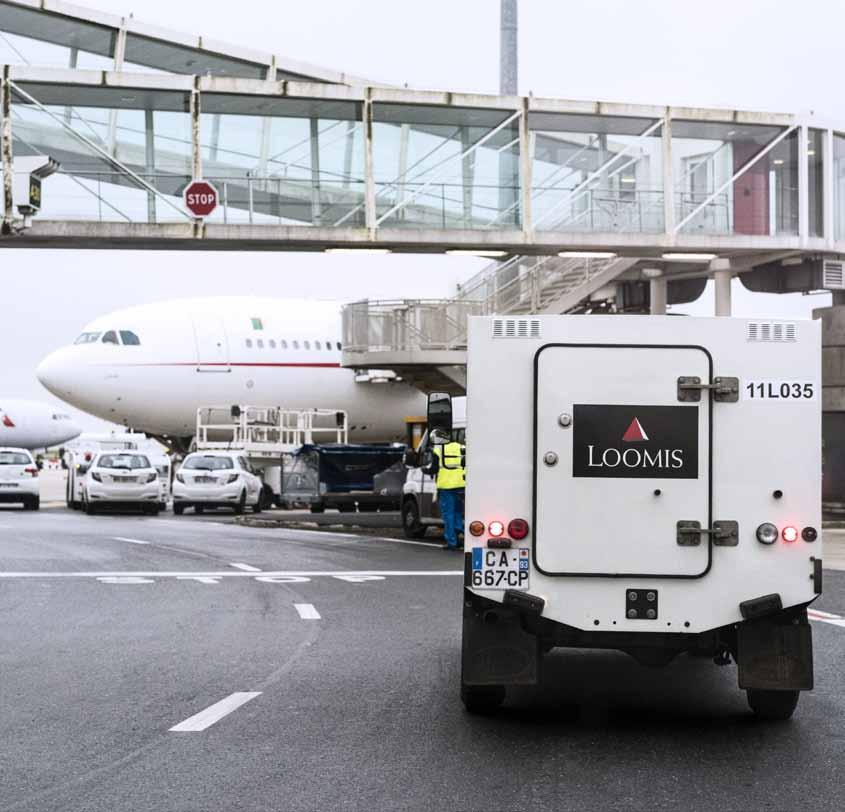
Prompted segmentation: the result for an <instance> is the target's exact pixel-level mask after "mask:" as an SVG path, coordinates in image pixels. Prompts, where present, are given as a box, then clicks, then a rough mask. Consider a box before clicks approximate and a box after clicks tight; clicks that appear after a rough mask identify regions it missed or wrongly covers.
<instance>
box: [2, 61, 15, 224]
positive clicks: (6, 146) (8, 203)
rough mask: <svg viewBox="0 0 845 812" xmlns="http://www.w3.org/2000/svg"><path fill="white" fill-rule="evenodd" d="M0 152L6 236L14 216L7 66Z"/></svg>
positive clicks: (10, 118)
mask: <svg viewBox="0 0 845 812" xmlns="http://www.w3.org/2000/svg"><path fill="white" fill-rule="evenodd" d="M0 152H2V158H0V160H2V169H3V223H2V233H3V234H8V233H9V230H10V229H11V227H12V216H13V215H14V208H13V198H12V88H11V87H10V85H9V66H8V65H4V66H3V75H2V77H0Z"/></svg>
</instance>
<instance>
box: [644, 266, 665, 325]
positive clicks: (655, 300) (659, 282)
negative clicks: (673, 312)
mask: <svg viewBox="0 0 845 812" xmlns="http://www.w3.org/2000/svg"><path fill="white" fill-rule="evenodd" d="M667 287H668V286H667V283H666V277H665V276H658V277H655V278H653V279H649V281H648V288H649V295H650V300H651V311H650V312H651V315H652V316H665V315H666V298H667V297H666V289H667Z"/></svg>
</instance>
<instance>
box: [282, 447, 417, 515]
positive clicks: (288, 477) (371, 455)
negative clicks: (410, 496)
mask: <svg viewBox="0 0 845 812" xmlns="http://www.w3.org/2000/svg"><path fill="white" fill-rule="evenodd" d="M405 451H406V447H405V446H404V445H401V444H372V445H349V444H345V445H343V444H337V445H336V444H331V445H304V446H302V448H300V449H298V450H297V451H296V452H295V453H293V454H290V455H288V456H287V457H286V458H285V466H284V469H283V472H282V483H283V487H282V503H283V504H284V505H285V506H287V507H294V506H307V507H309V508H310V510H311V512H312V513H323V512H324V511H325V510H327V509H336V510H339V511H341V512H342V513H352V512H354V511H356V510H359V511H361V512H375V511H379V510H398V509H399V500H400V494H399V492H398V490H396V489H393V488H390V489H384V488H383V489H379V490H376V488H375V478H376V476H378V475H379V474H382V473H384V472H385V471H387V470H388V469H390V468H392V467H393V466H395V465H396V464H397V463H399V462H401V461H402V459H403V458H404V456H405Z"/></svg>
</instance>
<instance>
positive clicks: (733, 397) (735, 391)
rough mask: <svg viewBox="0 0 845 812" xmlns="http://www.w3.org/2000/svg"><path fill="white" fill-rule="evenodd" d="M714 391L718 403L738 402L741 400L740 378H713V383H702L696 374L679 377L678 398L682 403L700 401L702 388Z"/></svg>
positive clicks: (714, 398) (714, 397)
mask: <svg viewBox="0 0 845 812" xmlns="http://www.w3.org/2000/svg"><path fill="white" fill-rule="evenodd" d="M704 389H707V390H709V391H711V392H712V393H713V400H714V401H716V402H717V403H737V402H738V401H739V378H724V377H722V378H713V383H702V382H701V378H699V377H696V376H681V377H680V378H678V400H679V401H681V403H699V402H700V401H701V392H702V390H704Z"/></svg>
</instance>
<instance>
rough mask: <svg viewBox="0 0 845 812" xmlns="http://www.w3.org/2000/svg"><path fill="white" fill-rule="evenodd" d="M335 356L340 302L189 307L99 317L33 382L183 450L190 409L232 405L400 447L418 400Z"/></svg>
mask: <svg viewBox="0 0 845 812" xmlns="http://www.w3.org/2000/svg"><path fill="white" fill-rule="evenodd" d="M340 355H341V316H340V307H339V305H337V304H334V303H324V302H311V301H303V300H284V299H259V298H246V297H225V298H209V299H186V300H175V301H169V302H163V303H159V304H153V305H143V306H140V307H132V308H129V309H126V310H119V311H117V312H115V313H110V314H109V315H107V316H103V317H102V318H99V319H96V320H95V321H93V322H91V323H90V324H88V325H87V326H86V327H84V328H83V330H82V333H81V335H80V336H79V337H78V338H77V339H76V341H75V342H74V343H73V344H72V345H70V346H67V347H64V348H63V349H60V350H57V351H56V352H54V353H52V354H51V355H49V356H48V357H47V358H45V359H44V360H43V361H42V362H41V364H40V365H39V366H38V369H37V372H36V374H37V376H38V380H39V381H41V383H42V384H43V385H44V386H45V387H46V388H47V389H48V390H49V391H50V392H52V393H53V394H54V395H56V397H59V398H61V399H62V400H64V401H66V402H67V403H70V404H72V405H73V406H75V407H77V408H78V409H81V410H82V411H84V412H88V413H89V414H92V415H96V416H97V417H101V418H103V419H105V420H109V421H111V422H114V423H120V424H122V425H124V426H127V427H131V428H132V429H134V430H135V431H143V432H146V433H147V434H150V435H153V436H156V437H162V438H167V439H169V440H171V441H175V442H177V443H181V444H183V446H184V445H186V444H187V443H186V441H187V442H189V441H190V438H191V437H192V436H193V435H194V433H195V430H196V415H197V409H198V408H200V407H203V406H224V405H236V404H243V405H249V406H282V407H284V408H286V409H314V408H320V409H338V410H343V411H346V412H347V413H348V414H349V427H350V439H351V440H355V441H358V442H361V441H370V442H375V441H403V440H404V439H405V426H404V418H406V417H410V416H418V415H422V414H424V413H425V399H424V397H423V396H422V395H421V394H420V393H419V392H418V391H417V390H415V389H414V388H413V387H411V386H410V385H408V384H406V383H403V382H400V381H389V382H386V383H359V382H357V381H356V376H355V374H354V372H352V371H351V370H349V369H343V368H341V366H340Z"/></svg>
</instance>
